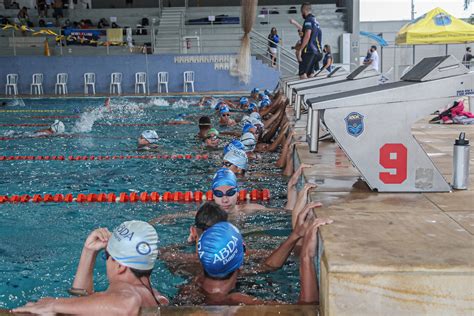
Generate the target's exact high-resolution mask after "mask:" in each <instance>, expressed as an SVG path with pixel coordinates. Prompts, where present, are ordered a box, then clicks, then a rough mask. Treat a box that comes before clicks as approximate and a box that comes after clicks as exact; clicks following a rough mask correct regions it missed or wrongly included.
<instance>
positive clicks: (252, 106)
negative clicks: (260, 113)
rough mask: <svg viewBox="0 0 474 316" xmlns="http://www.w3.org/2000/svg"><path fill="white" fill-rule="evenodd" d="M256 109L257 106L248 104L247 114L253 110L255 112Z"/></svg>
mask: <svg viewBox="0 0 474 316" xmlns="http://www.w3.org/2000/svg"><path fill="white" fill-rule="evenodd" d="M256 108H257V105H256V104H255V103H250V104H249V108H248V112H249V113H252V112H253V110H255V109H256Z"/></svg>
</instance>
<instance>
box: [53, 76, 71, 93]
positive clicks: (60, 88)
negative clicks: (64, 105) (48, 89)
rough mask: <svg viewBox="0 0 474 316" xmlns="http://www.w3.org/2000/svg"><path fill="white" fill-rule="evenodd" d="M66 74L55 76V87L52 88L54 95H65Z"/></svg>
mask: <svg viewBox="0 0 474 316" xmlns="http://www.w3.org/2000/svg"><path fill="white" fill-rule="evenodd" d="M67 77H68V75H67V73H59V74H57V75H56V85H55V86H54V93H56V94H67Z"/></svg>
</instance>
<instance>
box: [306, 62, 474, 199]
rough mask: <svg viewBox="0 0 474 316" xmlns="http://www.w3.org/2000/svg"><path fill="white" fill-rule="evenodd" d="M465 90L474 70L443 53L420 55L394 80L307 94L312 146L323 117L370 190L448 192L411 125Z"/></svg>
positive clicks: (471, 88) (471, 89) (470, 87)
mask: <svg viewBox="0 0 474 316" xmlns="http://www.w3.org/2000/svg"><path fill="white" fill-rule="evenodd" d="M465 95H474V72H469V70H468V69H467V68H466V67H465V66H464V65H462V63H460V62H459V61H458V60H456V58H454V57H453V56H442V57H430V58H425V59H423V60H422V61H421V62H419V63H418V64H416V65H415V66H414V67H413V68H412V69H411V70H410V71H409V72H407V73H406V74H405V75H404V76H403V77H402V78H401V81H398V82H394V83H387V84H384V85H378V86H373V87H368V88H363V89H358V90H352V91H347V92H342V93H338V94H331V95H325V96H321V97H316V98H310V99H306V100H305V102H306V103H307V104H308V105H309V107H310V110H309V111H308V131H307V134H308V135H307V136H308V138H307V139H308V141H309V147H310V151H311V152H317V151H318V138H319V128H320V119H321V121H322V122H323V123H324V125H325V126H326V128H327V129H328V131H329V132H330V133H331V135H332V136H333V137H334V139H335V140H336V142H337V143H338V144H339V146H340V147H341V148H342V150H343V151H344V152H345V153H346V155H347V157H348V158H349V159H350V160H351V162H352V163H353V165H354V166H355V167H356V168H357V169H358V170H359V172H360V173H361V175H362V176H363V177H364V179H365V181H366V182H367V184H368V185H369V187H370V188H371V189H372V190H374V191H379V192H448V191H450V190H451V187H450V185H449V184H448V182H447V181H446V180H445V179H444V178H443V176H442V175H441V173H440V172H439V170H438V169H437V168H436V166H435V165H434V164H433V162H432V161H431V159H430V158H429V157H428V155H427V154H426V152H425V151H424V150H423V148H422V147H421V146H420V144H419V143H418V142H417V141H416V139H415V138H414V137H413V135H412V134H411V126H412V125H413V123H415V122H416V121H418V120H419V119H421V118H423V117H426V116H427V115H429V114H431V113H433V112H434V111H436V110H438V109H440V108H442V107H443V106H445V105H447V104H449V103H451V102H453V101H454V100H455V99H456V98H458V97H460V96H465Z"/></svg>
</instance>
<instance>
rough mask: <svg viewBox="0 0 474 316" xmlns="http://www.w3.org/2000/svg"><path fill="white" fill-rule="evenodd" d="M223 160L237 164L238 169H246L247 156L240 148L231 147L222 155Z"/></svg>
mask: <svg viewBox="0 0 474 316" xmlns="http://www.w3.org/2000/svg"><path fill="white" fill-rule="evenodd" d="M224 160H225V161H228V162H230V163H231V164H233V165H235V166H237V168H239V169H243V170H246V169H247V162H248V158H247V155H246V154H245V151H243V150H241V149H232V150H230V151H229V152H228V153H227V154H225V156H224Z"/></svg>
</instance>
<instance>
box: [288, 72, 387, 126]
mask: <svg viewBox="0 0 474 316" xmlns="http://www.w3.org/2000/svg"><path fill="white" fill-rule="evenodd" d="M392 72H393V68H391V69H390V70H389V71H388V72H387V73H386V74H380V73H379V72H377V71H376V70H374V69H373V68H372V67H371V66H368V65H361V66H359V67H357V68H356V69H355V70H354V71H353V72H351V73H350V74H349V75H348V76H347V77H346V78H341V77H339V78H336V80H332V81H329V80H325V81H324V82H322V81H318V82H314V83H311V84H306V85H300V86H296V87H294V88H293V91H294V93H295V94H296V96H295V101H294V108H295V112H296V119H297V120H299V119H300V117H301V108H302V107H303V108H305V109H307V108H308V105H307V104H306V103H305V102H304V100H305V99H309V98H315V97H320V96H323V95H328V94H336V93H340V92H345V91H351V90H357V89H361V88H366V87H371V86H376V85H380V84H385V83H387V82H391V81H393V78H392Z"/></svg>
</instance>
